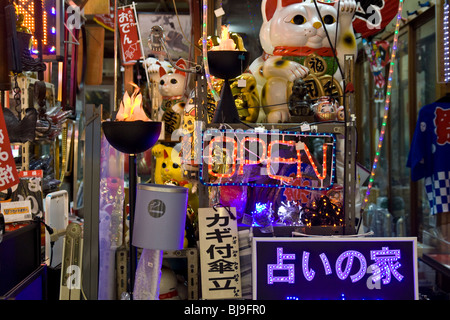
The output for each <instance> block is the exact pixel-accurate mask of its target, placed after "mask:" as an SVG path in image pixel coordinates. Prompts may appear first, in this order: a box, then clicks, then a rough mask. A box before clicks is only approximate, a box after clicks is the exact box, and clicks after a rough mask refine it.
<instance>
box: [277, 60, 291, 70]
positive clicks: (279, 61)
mask: <svg viewBox="0 0 450 320" xmlns="http://www.w3.org/2000/svg"><path fill="white" fill-rule="evenodd" d="M287 63H288V62H287V61H286V60H278V61H277V62H275V67H277V68H283V67H284V66H286V64H287Z"/></svg>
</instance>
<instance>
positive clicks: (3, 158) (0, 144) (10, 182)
mask: <svg viewBox="0 0 450 320" xmlns="http://www.w3.org/2000/svg"><path fill="white" fill-rule="evenodd" d="M18 183H19V175H18V173H17V169H16V163H15V162H14V157H13V155H12V150H11V144H10V141H9V136H8V129H7V128H6V123H5V118H4V116H3V110H2V108H1V106H0V191H3V190H6V189H9V188H11V187H13V186H15V185H16V184H18Z"/></svg>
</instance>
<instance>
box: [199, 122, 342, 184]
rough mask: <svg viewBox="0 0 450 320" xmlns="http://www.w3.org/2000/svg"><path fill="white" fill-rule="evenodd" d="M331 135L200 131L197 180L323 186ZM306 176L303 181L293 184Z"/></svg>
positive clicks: (331, 163) (329, 179) (331, 160)
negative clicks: (199, 166) (198, 176)
mask: <svg viewBox="0 0 450 320" xmlns="http://www.w3.org/2000/svg"><path fill="white" fill-rule="evenodd" d="M335 153H336V138H335V137H334V135H332V134H322V133H300V132H286V131H279V130H272V131H258V130H246V131H244V130H217V129H214V130H206V131H205V132H204V133H203V135H202V158H203V159H202V160H203V161H202V166H201V170H202V173H201V175H200V176H201V181H202V183H204V184H206V185H209V186H221V185H246V186H267V187H283V188H298V189H308V190H329V189H330V188H331V187H332V185H333V180H334V173H335ZM303 180H307V181H309V182H308V183H306V184H305V183H298V181H303Z"/></svg>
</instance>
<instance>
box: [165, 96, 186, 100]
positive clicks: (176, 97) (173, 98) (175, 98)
mask: <svg viewBox="0 0 450 320" xmlns="http://www.w3.org/2000/svg"><path fill="white" fill-rule="evenodd" d="M181 97H182V96H170V97H169V96H162V98H163V100H178V99H181Z"/></svg>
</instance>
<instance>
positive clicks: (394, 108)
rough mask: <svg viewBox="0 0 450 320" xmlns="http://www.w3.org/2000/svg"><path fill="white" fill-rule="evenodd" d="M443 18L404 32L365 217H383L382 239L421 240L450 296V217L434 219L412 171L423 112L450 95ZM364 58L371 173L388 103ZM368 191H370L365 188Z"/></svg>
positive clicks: (427, 16) (365, 138) (362, 132)
mask: <svg viewBox="0 0 450 320" xmlns="http://www.w3.org/2000/svg"><path fill="white" fill-rule="evenodd" d="M439 14H440V13H439V8H434V7H433V8H431V9H430V10H427V11H425V12H424V13H422V14H421V15H419V16H417V17H416V18H414V19H410V20H409V21H408V22H407V23H405V25H404V26H403V27H402V28H401V29H400V32H399V39H398V47H397V56H396V61H395V69H394V73H393V78H392V95H391V103H390V109H389V118H388V127H387V131H386V135H385V140H384V146H383V148H382V150H381V154H380V160H379V163H378V167H377V173H376V177H375V181H374V187H373V190H372V191H371V194H370V197H369V205H368V206H367V207H366V210H365V211H366V212H365V213H363V217H365V218H367V215H368V213H367V212H370V210H378V211H382V212H383V219H384V221H383V223H384V224H383V228H384V229H383V230H384V234H380V233H379V234H376V235H378V236H398V237H401V236H414V237H417V238H418V243H419V249H418V250H419V257H420V261H421V265H422V268H425V269H426V268H428V271H429V270H431V271H432V273H433V274H434V276H435V277H436V279H433V280H436V283H437V284H438V286H440V288H441V289H444V291H445V292H448V279H449V276H450V268H449V267H450V263H449V252H450V242H449V229H450V219H449V215H450V213H448V212H445V213H439V214H436V215H432V213H431V209H430V205H429V201H428V198H427V194H426V191H425V183H424V179H421V180H419V181H412V180H411V170H410V168H408V167H407V165H406V163H407V159H408V155H409V152H410V148H411V142H412V138H413V135H414V130H415V128H416V123H417V118H418V114H419V111H420V109H421V108H422V107H423V106H425V105H427V104H430V103H433V102H435V101H436V100H438V99H439V98H440V97H442V96H444V95H445V93H448V92H449V87H448V85H447V86H445V85H443V84H440V83H438V81H437V78H438V75H437V69H438V67H439V66H438V61H439V54H437V51H436V48H438V47H439V43H440V41H441V40H439V37H438V36H437V34H436V30H437V29H438V28H439V21H440V20H439V19H438V17H439ZM393 37H394V35H393V34H391V35H388V36H387V37H386V38H385V40H387V41H388V42H389V43H390V44H391V43H392V39H393ZM383 40H384V39H383ZM360 53H361V54H360V55H359V57H358V65H357V68H356V70H357V75H358V77H360V78H361V79H363V81H359V82H358V83H357V84H356V86H357V87H356V92H357V102H358V103H359V105H360V109H359V112H358V114H357V117H358V126H357V127H358V141H359V143H358V156H357V159H358V162H359V163H360V164H361V165H362V166H364V167H365V168H371V167H372V164H373V163H372V161H373V159H374V157H375V149H376V142H377V141H378V137H379V134H380V132H379V130H380V128H381V120H382V118H383V113H384V101H383V102H381V103H380V102H375V100H376V99H375V97H374V87H375V84H374V75H373V74H372V72H371V69H370V64H369V62H368V59H367V55H365V53H364V52H360ZM388 68H389V65H387V66H386V67H385V70H384V73H383V75H386V74H387V72H388ZM362 191H363V192H364V191H365V190H364V188H363V190H362ZM363 222H365V223H366V230H365V231H368V230H370V229H372V230H371V231H374V232H375V233H377V229H376V228H374V227H373V226H374V224H373V223H372V224H370V223H369V222H370V221H364V219H363ZM386 229H388V231H387V232H386ZM426 272H427V271H425V273H426ZM434 276H433V277H434ZM446 286H447V287H446Z"/></svg>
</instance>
